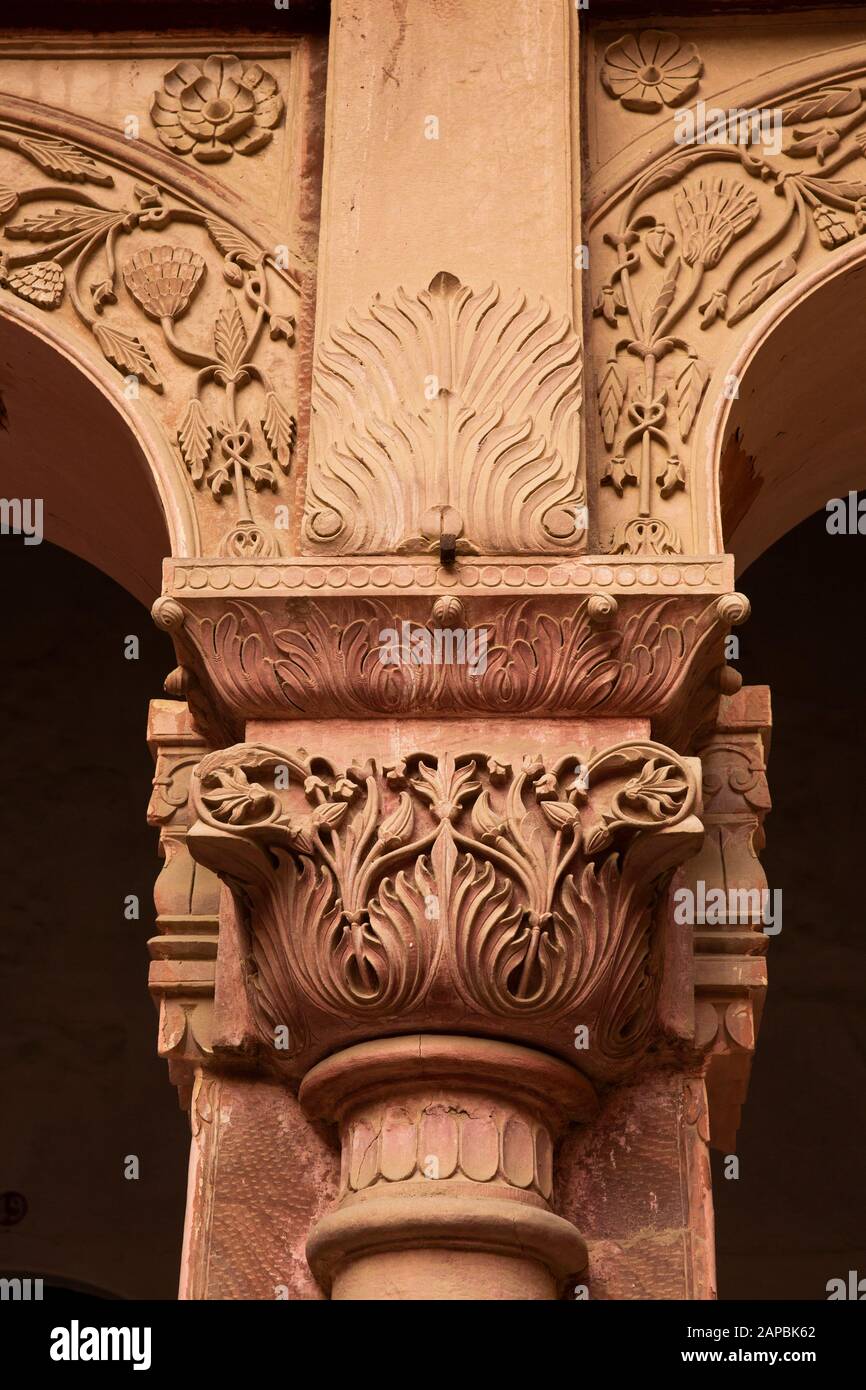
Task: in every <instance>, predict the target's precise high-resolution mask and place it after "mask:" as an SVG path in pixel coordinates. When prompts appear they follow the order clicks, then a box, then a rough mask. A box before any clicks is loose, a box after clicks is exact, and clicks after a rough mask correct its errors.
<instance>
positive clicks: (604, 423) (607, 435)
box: [598, 357, 626, 448]
mask: <svg viewBox="0 0 866 1390" xmlns="http://www.w3.org/2000/svg"><path fill="white" fill-rule="evenodd" d="M625 392H626V380H625V378H624V377H623V374H622V372H621V371H620V370H619V367H618V365H617V361H616V358H615V357H611V358H609V359H608V361H607V363H606V364H605V368H604V371H603V373H602V377H601V383H600V385H599V388H598V411H599V415H600V416H601V429H602V434H603V435H604V442H605V444H606V445H607V446H608V448H611V446H612V445H613V441H614V439H615V437H616V427H617V424H618V423H619V417H620V414H621V412H622V403H623V401H624V400H625Z"/></svg>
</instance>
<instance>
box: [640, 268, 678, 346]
mask: <svg viewBox="0 0 866 1390" xmlns="http://www.w3.org/2000/svg"><path fill="white" fill-rule="evenodd" d="M680 264H681V262H680V258H679V256H677V257H676V259H675V260H673V261H672V262H671V267H670V271H669V272H668V275H667V277H666V279H665V280H664V281H663V283H662V286H661V289H660V290H659V292H658V294H657V295H656V298H655V302H654V303H653V306H652V309H651V310H650V312H649V316H648V318H647V320H646V326H645V333H646V337H647V339H648V340H652V338H653V337H654V336H655V334H656V331H657V330H658V329H659V328H660V327H661V325H662V323H663V322H664V319H665V315H666V314H667V311H668V309H669V308H670V307H671V304H672V303H673V298H674V295H675V294H676V288H677V276H678V275H679V273H680Z"/></svg>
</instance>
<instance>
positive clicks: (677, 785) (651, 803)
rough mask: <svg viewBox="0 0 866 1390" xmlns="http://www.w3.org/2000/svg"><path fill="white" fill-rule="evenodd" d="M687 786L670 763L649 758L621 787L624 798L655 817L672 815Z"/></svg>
mask: <svg viewBox="0 0 866 1390" xmlns="http://www.w3.org/2000/svg"><path fill="white" fill-rule="evenodd" d="M687 792H688V786H687V785H686V782H685V780H684V779H683V777H682V774H681V773H680V772H679V771H678V770H677V769H676V768H674V767H671V765H670V764H669V763H661V764H659V763H658V760H657V759H656V758H650V759H649V761H648V762H646V763H645V764H644V766H643V767H642V768H641V770H640V772H639V773H638V775H637V777H632V778H631V779H630V780H629V781H628V782H626V784H625V786H624V787H623V790H622V793H621V796H622V800H623V802H625V803H626V804H627V805H630V806H634V807H635V808H637V809H639V810H645V811H647V812H648V813H649V815H651V816H653V817H654V818H655V819H656V820H662V819H663V818H664V816H665V815H672V814H673V813H674V812H675V811H677V810H678V809H679V807H680V806H681V805H682V804H683V802H684V801H685V798H686V793H687Z"/></svg>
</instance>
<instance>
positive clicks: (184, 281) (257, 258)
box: [0, 129, 297, 557]
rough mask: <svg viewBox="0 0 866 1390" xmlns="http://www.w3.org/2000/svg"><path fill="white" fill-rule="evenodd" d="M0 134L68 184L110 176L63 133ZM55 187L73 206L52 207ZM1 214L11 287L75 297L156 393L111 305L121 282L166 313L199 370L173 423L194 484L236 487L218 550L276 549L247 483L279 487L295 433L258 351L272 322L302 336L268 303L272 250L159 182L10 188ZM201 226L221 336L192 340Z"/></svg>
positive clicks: (146, 360)
mask: <svg viewBox="0 0 866 1390" xmlns="http://www.w3.org/2000/svg"><path fill="white" fill-rule="evenodd" d="M0 146H7V147H11V148H14V149H15V150H16V151H17V152H18V153H19V154H21V155H23V156H24V157H25V158H26V159H28V160H29V161H30V162H32V163H34V164H37V165H38V166H39V167H40V169H46V170H48V171H49V172H50V173H52V174H53V175H54V177H55V178H57V179H60V180H63V181H64V184H70V183H74V184H79V183H83V182H90V183H101V184H108V185H111V184H112V183H113V178H112V176H111V175H103V174H102V172H101V170H100V168H99V166H98V165H97V164H96V163H95V162H94V161H93V160H92V159H91V158H90V156H88V155H86V154H85V153H84V152H83V151H79V150H77V149H76V147H74V146H72V145H71V144H68V143H67V142H65V141H56V140H53V139H41V138H37V137H35V136H33V137H29V138H26V139H25V138H24V137H20V136H18V135H15V134H12V133H7V132H6V131H5V130H2V129H0ZM52 199H53V200H58V199H59V200H62V204H63V205H62V206H57V205H56V202H55V205H54V206H51V205H50V200H52ZM46 203H47V204H49V206H48V207H47V208H46V207H45V204H46ZM25 205H26V211H27V215H23V214H24V211H25ZM0 219H5V225H4V227H3V235H4V237H5V238H6V241H7V242H8V243H12V245H11V246H10V247H8V248H4V249H3V250H2V251H0V285H3V286H5V288H6V289H8V290H11V291H12V292H13V293H14V294H16V295H18V296H19V297H20V298H22V299H25V300H28V301H29V302H30V303H32V304H35V305H37V306H38V307H39V308H42V309H46V310H54V309H57V308H58V307H59V306H60V305H61V304H62V303H63V301H64V298H65V297H66V296H67V295H68V299H69V303H70V304H71V306H72V308H73V310H74V312H75V314H76V316H77V317H78V319H79V320H80V321H81V322H82V323H83V324H84V325H85V327H86V328H87V329H88V330H89V331H90V332H91V333H92V334H93V337H94V339H95V341H96V343H97V344H98V345H99V348H100V349H101V351H102V353H103V355H104V356H105V358H106V359H107V360H108V361H109V362H110V363H111V364H112V365H113V366H114V367H116V368H117V370H118V371H119V372H120V373H121V374H122V375H123V376H124V377H134V378H135V379H136V381H137V382H138V383H140V384H144V385H147V386H149V387H151V388H152V389H153V390H154V391H156V392H157V393H161V392H162V391H163V378H162V374H161V372H160V368H159V365H158V363H159V358H158V355H157V353H156V352H155V350H154V348H153V346H152V344H151V343H150V342H149V341H148V340H147V338H146V337H140V336H139V335H138V333H137V332H133V331H130V328H129V325H128V315H127V319H126V320H122V322H123V326H121V324H120V323H119V322H118V321H117V319H115V318H113V317H112V316H111V313H110V309H111V306H114V305H118V303H119V298H118V296H119V293H120V292H121V291H122V288H123V287H124V286H125V288H126V291H127V293H128V295H129V299H128V301H127V302H126V307H127V308H130V307H132V309H133V313H137V312H138V310H141V311H142V312H143V314H144V315H146V317H147V319H149V320H152V321H153V322H155V323H158V324H159V326H160V330H161V340H162V345H163V347H164V349H165V350H167V351H168V352H170V353H171V354H172V355H173V356H174V357H175V358H177V359H178V360H180V361H181V362H183V363H186V364H187V365H188V366H190V367H193V368H194V369H195V377H194V385H193V388H192V394H191V396H190V398H189V399H188V400H187V401H186V403H185V404H181V405H180V407H179V413H178V415H177V417H176V419H175V420H174V422H173V430H174V434H175V437H176V439H177V444H178V449H179V452H180V455H181V457H182V459H183V462H184V464H185V465H186V468H187V470H188V472H189V475H190V479H191V481H192V483H193V485H194V486H195V487H196V488H199V487H204V486H205V485H207V487H208V489H209V491H210V493H211V494H212V496H213V498H214V499H215V500H216V501H217V502H220V501H222V499H223V498H224V497H226V496H228V495H233V496H234V499H235V506H236V516H235V520H234V523H233V524H232V525H231V526H230V528H229V529H228V531H227V532H226V533H225V534H224V536H223V539H222V541H221V542H220V551H221V553H223V554H226V555H230V556H231V555H234V556H243V557H247V556H255V555H273V554H277V553H279V547H278V545H277V542H276V539H275V537H274V536H273V535H272V534H271V533H270V532H269V531H268V530H266V529H265V528H264V527H263V526H262V525H260V524H259V523H258V522H256V521H255V520H254V519H253V515H252V511H251V507H250V496H249V492H250V490H252V491H261V490H263V489H268V490H272V491H275V490H276V489H277V487H278V485H279V480H280V478H281V477H282V476H283V475H284V474H285V473H286V472H287V471H288V469H289V467H290V464H291V460H292V456H293V453H294V448H295V440H296V434H297V424H296V420H295V416H294V413H293V411H292V410H291V408H290V406H289V403H288V402H287V401H286V399H285V394H284V391H283V389H282V388H281V386H280V384H279V383H278V382H277V381H276V380H274V379H273V377H272V376H271V374H270V372H269V371H266V370H265V368H264V367H263V365H262V363H261V360H260V353H259V346H260V343H261V340H262V335H263V333H264V331H265V329H267V330H268V332H269V334H270V337H271V339H272V340H274V341H279V340H282V341H283V342H285V343H286V344H290V343H291V342H292V341H293V338H294V320H293V319H292V318H290V317H287V316H285V315H283V314H280V313H278V312H277V311H276V309H275V308H274V306H273V304H272V302H271V298H270V294H271V290H272V287H273V279H272V274H273V272H272V269H271V267H270V266H269V262H268V257H267V255H266V253H265V252H264V251H262V250H261V249H260V248H259V247H257V246H255V245H254V244H253V243H252V242H251V241H250V240H249V239H248V238H247V237H245V236H244V235H243V234H242V233H241V232H239V231H238V230H237V229H236V228H234V227H232V226H231V225H230V224H229V223H226V222H223V221H221V220H220V219H218V218H216V217H214V216H212V215H211V214H209V213H205V212H200V211H197V210H195V209H193V208H190V207H189V206H188V205H187V204H186V203H180V202H178V201H175V200H173V199H172V198H170V197H169V196H168V194H167V193H166V192H165V191H164V190H163V189H161V188H160V187H159V186H158V185H155V184H146V183H136V184H134V185H133V189H132V198H131V199H130V202H129V203H128V204H127V205H126V206H110V205H108V203H102V202H100V201H97V200H96V199H95V198H93V197H92V196H91V195H90V194H89V193H86V192H84V191H83V190H80V189H78V188H74V189H73V188H69V187H67V186H64V187H62V188H58V187H54V186H51V187H46V186H37V187H35V188H29V189H25V190H20V191H19V190H16V189H8V188H7V189H0ZM172 224H176V225H177V227H178V229H179V230H180V229H183V231H182V236H183V237H184V240H182V241H181V242H179V243H175V242H174V241H168V240H166V239H163V234H164V232H165V229H166V228H168V227H170V226H171V225H172ZM190 224H193V225H194V226H200V227H201V228H202V229H203V231H204V233H205V234H206V236H207V238H208V239H209V242H210V243H211V244H212V247H214V248H216V251H217V252H219V253H220V254H221V256H222V274H223V279H224V280H225V282H226V285H227V290H226V294H225V297H224V299H223V302H222V305H221V306H220V307H219V309H218V310H217V311H216V314H215V317H214V318H213V320H212V328H211V342H212V346H211V345H208V346H206V347H204V348H202V346H201V345H200V344H199V343H193V342H190V341H184V338H183V337H182V336H181V334H180V333H179V331H178V328H177V323H178V320H180V319H182V318H183V317H184V316H185V315H187V314H188V311H189V309H190V307H191V305H192V304H193V302H194V300H195V298H196V296H197V295H198V294H199V292H200V291H201V289H202V287H203V284H204V282H205V276H206V270H207V260H206V256H205V255H204V254H203V253H202V252H201V251H198V250H194V249H193V248H192V247H191V246H189V245H187V244H185V236H188V234H189V233H188V230H187V229H188V228H189V225H190ZM127 238H129V239H130V240H131V246H130V255H129V256H128V258H126V259H124V260H121V259H120V258H119V257H118V247H119V245H122V244H123V243H124V242H125V240H126V239H127ZM155 238H158V239H156V240H155ZM269 282H270V289H269ZM106 310H108V311H109V312H108V313H106ZM244 310H246V312H244ZM142 322H144V320H142ZM146 326H147V325H146V324H145V327H146ZM181 331H182V330H181ZM251 385H252V386H253V387H254V389H253V391H252V392H250V394H249V396H246V399H249V400H250V407H249V408H248V409H245V410H241V409H239V397H240V395H241V393H242V392H244V393H246V392H247V390H248V388H249V387H250V386H251ZM254 410H255V414H257V416H258V419H257V420H256V418H255V414H254V413H253V411H254Z"/></svg>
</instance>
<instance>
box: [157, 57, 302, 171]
mask: <svg viewBox="0 0 866 1390" xmlns="http://www.w3.org/2000/svg"><path fill="white" fill-rule="evenodd" d="M162 86H163V90H162V91H160V92H156V93H155V95H154V98H153V102H152V103H151V108H150V115H151V120H152V121H153V123H154V125H155V126H156V128H157V134H158V135H159V138H160V140H161V141H162V143H163V144H164V145H165V146H167V148H168V149H170V150H175V151H176V152H177V153H178V154H189V153H190V152H191V153H192V156H193V158H194V159H198V160H200V161H201V162H202V163H204V164H217V163H220V162H221V161H222V160H225V159H230V158H231V156H232V154H234V153H235V152H237V153H238V154H254V153H255V151H256V150H260V149H261V148H262V147H263V146H264V145H266V144H267V143H268V141H269V140H270V139H271V138H272V136H271V131H272V130H273V129H274V127H275V126H277V125H279V123H280V120H281V118H282V115H283V99H282V97H281V96H280V94H279V91H278V90H277V83H276V79H275V78H274V77H273V76H272V74H271V73H269V72H266V71H265V69H264V68H262V67H260V66H259V64H258V63H251V64H250V65H249V67H246V68H245V67H244V66H243V64H242V63H241V62H240V60H239V59H238V58H236V57H235V56H234V55H233V54H231V53H215V54H213V55H212V56H211V57H210V58H208V59H207V60H206V61H205V62H204V63H203V64H202V66H201V67H200V66H199V64H198V63H193V62H182V63H178V64H177V65H176V66H175V67H173V68H172V69H171V72H168V73H166V75H165V77H164V79H163V84H162Z"/></svg>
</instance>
